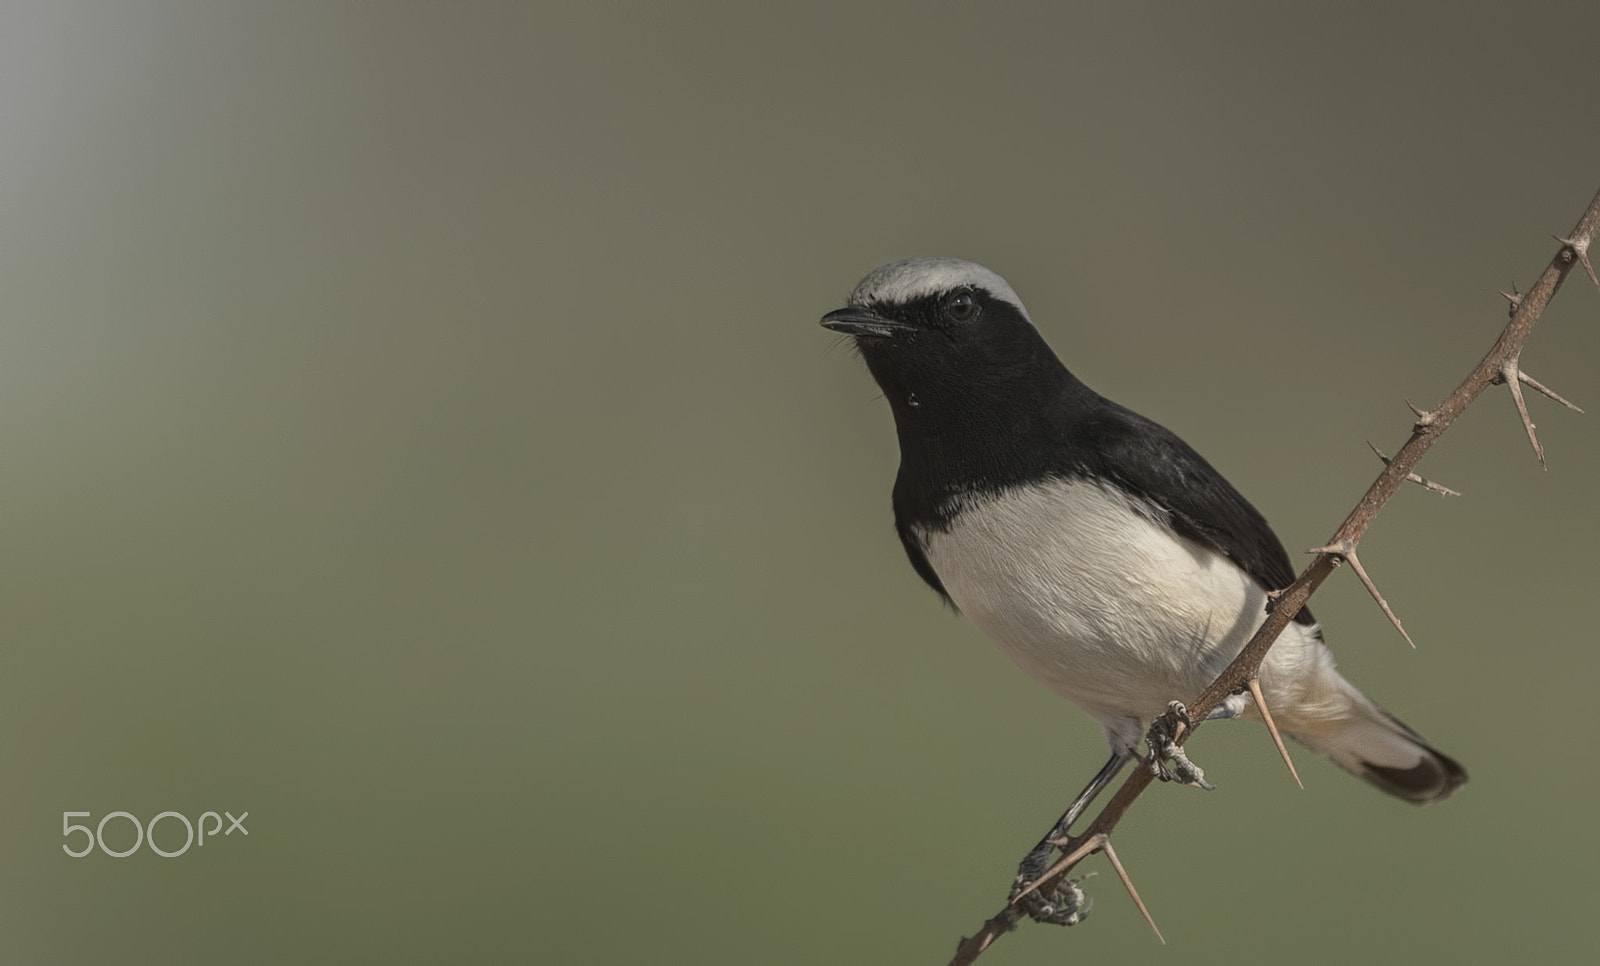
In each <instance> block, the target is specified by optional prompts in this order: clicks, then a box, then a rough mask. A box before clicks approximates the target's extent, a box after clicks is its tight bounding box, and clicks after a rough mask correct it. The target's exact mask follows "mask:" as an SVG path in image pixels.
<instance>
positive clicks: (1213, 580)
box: [821, 258, 1467, 858]
mask: <svg viewBox="0 0 1600 966" xmlns="http://www.w3.org/2000/svg"><path fill="white" fill-rule="evenodd" d="M821 324H822V325H823V326H824V327H825V328H827V329H830V330H832V331H834V332H838V333H842V334H844V335H845V336H848V337H849V338H850V340H851V341H853V343H854V346H855V349H856V351H857V353H858V354H859V355H860V357H861V359H862V360H864V361H865V363H866V367H867V370H868V371H869V373H870V374H871V376H872V378H873V379H874V381H876V383H877V385H878V387H879V388H880V389H881V390H882V392H883V395H884V397H885V399H886V400H887V402H888V404H889V408H890V410H891V412H892V413H893V416H894V424H895V432H896V436H897V437H898V442H899V448H900V466H899V472H898V474H897V475H896V478H895V482H894V489H893V508H894V524H895V529H896V531H897V532H898V534H899V537H900V542H901V544H902V546H903V548H904V550H905V553H906V556H907V557H908V558H909V560H910V562H911V566H912V568H913V569H914V570H915V571H916V573H917V575H918V576H920V577H921V578H922V580H923V581H924V582H926V583H927V584H928V585H929V586H930V587H931V588H932V589H933V590H934V591H936V592H937V593H938V594H939V596H940V597H942V598H943V599H944V600H945V601H946V602H947V603H948V604H950V605H951V606H952V607H954V608H955V609H956V610H957V611H958V612H959V613H960V614H962V615H964V616H965V617H966V618H967V619H968V620H969V621H970V622H971V623H972V624H973V625H975V626H976V627H977V629H978V630H979V631H980V632H981V633H982V634H983V635H984V636H985V637H987V638H988V639H989V640H990V641H991V642H993V644H994V645H995V646H996V647H997V648H998V649H999V651H1000V652H1001V653H1002V654H1003V655H1004V656H1005V657H1006V658H1008V659H1010V661H1011V662H1012V663H1014V664H1016V665H1017V666H1018V667H1019V668H1021V669H1022V670H1023V671H1024V672H1026V673H1027V674H1028V675H1030V676H1031V677H1033V678H1035V679H1036V680H1038V681H1039V682H1041V683H1043V684H1044V685H1045V686H1046V687H1047V688H1049V689H1050V690H1051V691H1054V692H1055V693H1056V694H1058V695H1060V696H1061V697H1064V698H1066V699H1067V700H1069V701H1071V702H1072V703H1073V704H1076V705H1077V706H1078V707H1080V708H1081V709H1083V710H1084V711H1085V712H1087V713H1088V714H1089V716H1090V717H1091V718H1093V719H1094V721H1095V722H1096V723H1098V724H1099V726H1100V728H1101V730H1102V731H1103V732H1104V734H1105V738H1106V741H1107V743H1108V744H1109V746H1110V749H1111V755H1110V759H1109V760H1108V761H1107V762H1106V764H1105V766H1104V767H1102V769H1101V770H1100V772H1099V773H1098V774H1097V775H1096V776H1095V779H1094V780H1093V781H1091V782H1090V784H1089V786H1088V787H1087V788H1085V789H1084V791H1083V793H1082V794H1080V795H1079V796H1078V798H1077V799H1075V800H1074V802H1073V804H1072V806H1071V807H1069V809H1068V810H1067V813H1066V814H1065V815H1063V816H1062V820H1061V821H1060V822H1058V823H1057V825H1056V826H1055V827H1054V828H1053V829H1052V832H1051V835H1047V836H1046V839H1050V838H1051V837H1052V836H1062V835H1065V834H1066V831H1067V827H1068V826H1070V825H1071V823H1072V821H1074V820H1075V819H1076V818H1077V817H1078V816H1079V815H1080V814H1081V813H1082V811H1083V810H1084V809H1085V808H1087V806H1088V804H1089V802H1090V801H1092V800H1093V798H1094V796H1095V795H1096V794H1098V792H1099V791H1101V790H1102V789H1104V788H1105V787H1106V786H1107V785H1108V784H1109V783H1110V782H1111V780H1112V779H1113V778H1115V776H1116V774H1117V773H1118V772H1119V771H1120V770H1121V769H1122V768H1123V767H1124V766H1125V765H1126V764H1127V763H1129V762H1130V761H1133V760H1135V759H1142V758H1143V757H1144V756H1143V754H1142V753H1141V751H1140V746H1141V743H1148V738H1147V736H1148V732H1147V729H1148V727H1149V726H1150V723H1151V722H1152V721H1154V720H1156V719H1158V718H1160V717H1161V716H1162V715H1163V714H1165V713H1166V712H1167V711H1168V710H1169V706H1170V705H1171V704H1172V703H1173V701H1174V699H1176V698H1182V697H1192V696H1193V695H1196V694H1199V693H1200V692H1201V691H1202V690H1203V689H1204V688H1206V687H1207V686H1208V685H1209V684H1211V682H1212V681H1213V680H1215V679H1216V677H1217V676H1218V674H1219V673H1220V672H1221V671H1222V670H1223V669H1224V668H1225V667H1226V666H1227V665H1228V663H1229V662H1230V661H1231V660H1232V659H1233V658H1234V657H1235V656H1236V655H1237V654H1238V653H1239V651H1240V650H1241V649H1242V648H1243V647H1244V645H1245V644H1246V643H1247V642H1248V641H1249V640H1250V638H1251V636H1252V635H1254V633H1255V632H1256V629H1257V628H1258V627H1260V625H1261V624H1262V623H1263V622H1264V620H1265V619H1266V616H1267V608H1268V604H1269V599H1270V597H1271V595H1272V593H1273V592H1274V591H1278V590H1282V589H1283V588H1285V587H1287V586H1288V585H1289V584H1290V583H1291V582H1292V581H1293V580H1294V577H1295V574H1294V571H1293V569H1292V567H1291V565H1290V561H1289V555H1288V553H1287V552H1286V551H1285V550H1284V547H1283V544H1282V542H1281V541H1280V540H1279V539H1278V537H1277V535H1276V534H1274V533H1273V531H1272V528H1271V527H1270V526H1269V525H1268V523H1267V521H1266V519H1265V518H1264V517H1263V516H1262V515H1261V513H1260V512H1259V511H1257V509H1256V508H1255V507H1254V506H1253V505H1252V504H1251V503H1250V502H1249V501H1248V500H1246V499H1245V498H1244V496H1242V495H1241V494H1240V493H1239V491H1238V490H1237V489H1235V488H1234V487H1233V485H1232V484H1230V483H1229V482H1228V481H1227V480H1226V479H1225V478H1224V477H1223V476H1222V474H1221V473H1219V472H1218V471H1217V470H1216V469H1215V468H1213V467H1212V465H1211V464H1210V463H1208V462H1207V461H1206V460H1205V459H1204V458H1203V457H1202V456H1201V455H1200V454H1199V453H1197V452H1196V451H1195V450H1194V449H1193V448H1192V447H1190V446H1189V445H1188V444H1187V443H1185V442H1184V441H1183V440H1181V439H1180V438H1178V436H1177V435H1176V434H1174V433H1173V432H1171V431H1170V430H1168V429H1166V428H1165V427H1163V426H1161V425H1160V424H1158V423H1156V422H1154V421H1152V420H1150V419H1147V418H1145V417H1143V416H1141V415H1139V414H1137V413H1135V412H1133V411H1132V410H1130V409H1127V408H1124V407H1123V406H1121V405H1118V404H1117V403H1115V402H1112V401H1111V400H1110V399H1107V398H1106V397H1104V396H1102V395H1100V394H1099V393H1097V392H1095V391H1094V390H1093V389H1091V388H1089V386H1087V385H1086V384H1085V383H1083V382H1082V381H1081V380H1079V379H1078V378H1077V377H1076V376H1074V375H1073V374H1072V372H1070V371H1069V370H1068V369H1067V367H1066V366H1065V365H1063V364H1062V362H1061V361H1060V359H1059V358H1058V357H1057V356H1056V354H1055V352H1053V351H1052V350H1051V348H1050V346H1049V345H1048V344H1047V343H1046V342H1045V340H1044V338H1043V336H1042V335H1041V334H1040V332H1039V330H1038V329H1037V328H1036V327H1035V326H1034V323H1033V320H1032V319H1031V317H1030V316H1029V314H1028V310H1027V309H1026V308H1025V307H1024V306H1023V303H1022V300H1021V299H1020V298H1018V296H1017V294H1016V292H1015V291H1013V290H1012V288H1011V286H1010V285H1009V284H1007V283H1006V281H1005V280H1004V279H1003V278H1001V277H1000V276H999V275H997V274H995V273H994V272H992V271H990V270H989V269H987V268H984V267H983V266H981V265H978V264H976V263H974V262H970V261H965V260H963V259H959V258H915V259H911V260H908V261H900V262H895V263H893V264H889V265H884V266H882V267H880V268H877V269H875V270H873V271H872V272H871V273H869V274H868V275H867V276H866V277H865V278H863V279H862V280H861V282H860V283H859V284H858V285H856V287H855V289H854V290H853V291H852V292H851V294H850V296H849V298H848V300H847V303H846V305H845V307H844V308H841V309H837V310H835V311H832V312H828V313H827V314H826V315H824V316H823V317H822V320H821ZM1259 680H1260V688H1261V691H1262V695H1263V696H1264V698H1265V701H1266V704H1267V705H1268V709H1269V711H1270V713H1271V716H1272V718H1274V719H1275V720H1276V722H1277V724H1278V726H1279V727H1280V728H1281V729H1282V730H1283V732H1285V733H1286V734H1288V735H1290V736H1292V737H1293V738H1294V739H1296V740H1297V741H1299V742H1300V743H1301V744H1303V745H1305V746H1307V747H1309V748H1311V749H1313V750H1314V751H1317V752H1320V753H1322V754H1324V755H1327V756H1328V757H1329V758H1331V759H1332V760H1333V761H1334V762H1335V763H1336V764H1338V765H1339V766H1340V767H1342V768H1344V769H1345V770H1347V771H1349V772H1352V773H1354V774H1355V775H1357V776H1359V777H1361V778H1363V779H1365V780H1366V781H1367V782H1369V783H1371V784H1372V785H1374V786H1376V787H1377V788H1379V789H1381V790H1382V791H1384V792H1387V793H1389V794H1390V795H1393V796H1395V797H1397V798H1399V799H1402V800H1404V801H1407V802H1412V803H1416V804H1425V803H1429V802H1436V801H1440V800H1442V799H1444V798H1446V797H1448V796H1449V795H1450V794H1451V793H1452V792H1454V791H1455V790H1456V789H1457V788H1459V787H1460V786H1461V785H1462V784H1463V783H1464V782H1466V780H1467V773H1466V771H1465V769H1463V768H1462V766H1461V765H1460V764H1458V763H1457V762H1456V761H1455V760H1454V759H1452V758H1450V757H1449V756H1448V755H1446V754H1444V753H1443V752H1441V751H1439V750H1438V749H1436V748H1434V747H1433V746H1432V745H1430V744H1429V743H1428V742H1427V741H1426V740H1424V739H1423V738H1422V737H1421V736H1420V735H1419V734H1418V733H1417V732H1416V731H1414V730H1412V729H1411V728H1410V727H1408V726H1406V725H1405V724H1403V723H1401V721H1400V720H1399V719H1398V718H1396V717H1395V716H1394V715H1392V714H1390V713H1389V712H1387V711H1385V710H1383V709H1382V708H1381V707H1379V706H1378V705H1377V704H1376V703H1375V702H1373V701H1372V700H1371V699H1369V698H1368V697H1366V696H1365V695H1364V694H1362V692H1361V691H1360V690H1359V689H1357V688H1356V686H1355V685H1353V684H1351V683H1350V682H1349V681H1348V680H1346V679H1345V678H1344V676H1343V675H1341V674H1340V673H1339V671H1338V670H1337V668H1336V667H1335V663H1334V659H1333V655H1332V653H1331V652H1330V650H1329V649H1328V646H1327V645H1326V643H1325V642H1324V640H1323V634H1322V629H1321V626H1320V625H1319V624H1318V623H1317V621H1316V620H1315V618H1313V617H1312V614H1311V611H1310V610H1309V609H1302V610H1301V611H1300V612H1299V614H1298V615H1297V616H1296V617H1295V618H1294V620H1293V621H1292V622H1291V623H1290V624H1289V625H1288V627H1287V628H1286V629H1285V630H1284V632H1283V633H1282V635H1281V636H1280V637H1279V639H1278V641H1277V642H1276V644H1275V645H1274V646H1273V647H1272V649H1271V650H1270V651H1269V652H1268V653H1267V657H1266V659H1265V661H1264V663H1263V664H1262V666H1261V669H1260V676H1259ZM1214 715H1215V716H1218V717H1245V718H1251V719H1255V720H1258V721H1260V720H1262V719H1261V715H1260V712H1259V710H1258V709H1256V707H1255V704H1254V700H1253V699H1252V697H1251V695H1250V694H1249V693H1241V694H1236V695H1233V696H1232V697H1231V698H1229V699H1228V701H1226V702H1225V703H1224V705H1223V706H1222V707H1221V708H1219V709H1218V711H1217V712H1214ZM1169 749H1170V745H1169ZM1180 754H1181V752H1180ZM1198 783H1200V784H1204V779H1203V777H1199V780H1198ZM1208 787H1209V786H1208ZM1044 847H1045V842H1043V841H1041V843H1040V846H1039V847H1036V849H1035V852H1034V853H1030V856H1034V857H1035V858H1037V856H1036V855H1035V853H1037V852H1038V851H1039V849H1041V848H1044ZM1048 854H1049V852H1048V849H1045V855H1046V856H1048Z"/></svg>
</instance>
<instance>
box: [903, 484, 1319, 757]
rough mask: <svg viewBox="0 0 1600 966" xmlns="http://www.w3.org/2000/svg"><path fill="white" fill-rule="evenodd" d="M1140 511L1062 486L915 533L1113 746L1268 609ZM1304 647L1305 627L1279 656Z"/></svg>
mask: <svg viewBox="0 0 1600 966" xmlns="http://www.w3.org/2000/svg"><path fill="white" fill-rule="evenodd" d="M1147 512H1148V511H1147ZM1147 512H1141V507H1140V506H1139V505H1138V504H1136V503H1135V502H1134V501H1133V500H1131V499H1130V498H1128V497H1127V496H1124V495H1123V494H1121V493H1120V492H1118V491H1116V490H1114V489H1112V488H1109V487H1103V486H1101V485H1099V484H1095V483H1089V482H1084V481H1057V482H1054V483H1050V484H1047V485H1043V486H1029V487H1023V488H1016V489H1012V490H1008V491H1006V492H1004V493H1002V494H1000V495H998V496H993V497H982V498H974V499H972V500H971V501H969V502H968V504H967V506H966V509H965V510H964V511H963V512H961V513H960V514H959V515H958V516H957V517H956V519H955V521H954V522H953V524H952V526H951V528H950V530H949V531H948V532H939V531H926V532H924V533H922V534H920V536H921V537H922V539H923V543H924V547H925V550H926V553H927V557H928V562H929V563H930V564H931V565H932V566H933V569H934V571H935V572H937V573H938V575H939V580H940V582H941V583H943V584H944V588H945V591H946V592H947V593H949V595H950V598H951V599H952V600H953V601H954V602H955V604H956V606H958V607H960V608H961V611H962V613H963V614H965V615H966V616H967V618H968V619H970V620H971V621H972V622H973V623H974V624H975V625H977V627H978V629H979V630H981V631H982V632H983V633H984V634H985V635H986V636H987V637H988V638H989V639H990V640H992V641H994V643H995V644H996V645H997V646H998V647H999V648H1000V650H1001V652H1002V653H1004V654H1005V655H1006V657H1008V658H1010V659H1011V661H1012V662H1014V663H1015V664H1016V665H1017V666H1018V667H1020V668H1022V669H1023V670H1024V671H1026V672H1027V673H1028V674H1030V675H1032V676H1033V677H1035V678H1037V679H1038V680H1040V681H1041V682H1043V683H1044V684H1045V685H1047V686H1048V687H1050V688H1051V689H1052V690H1054V691H1055V692H1057V693H1058V694H1060V695H1062V696H1063V697H1066V698H1067V699H1069V700H1071V701H1073V702H1075V703H1077V704H1078V705H1080V706H1082V707H1083V708H1084V709H1085V710H1087V711H1088V712H1089V713H1090V714H1091V715H1093V716H1094V717H1095V718H1096V719H1097V720H1099V721H1100V723H1101V725H1102V726H1103V727H1105V729H1106V731H1107V733H1108V737H1111V738H1112V740H1113V742H1114V743H1117V742H1118V741H1119V737H1126V738H1127V740H1137V735H1140V734H1142V733H1143V729H1144V728H1145V727H1146V726H1147V725H1148V723H1149V720H1150V719H1151V718H1153V717H1154V716H1156V715H1157V714H1160V713H1161V712H1162V711H1164V710H1165V709H1166V706H1167V702H1168V701H1172V700H1179V701H1188V700H1190V699H1192V698H1193V697H1194V696H1195V695H1196V694H1198V693H1199V692H1200V691H1201V690H1202V689H1203V688H1204V687H1205V686H1206V685H1207V684H1209V683H1210V682H1211V681H1212V680H1213V679H1214V678H1215V677H1216V675H1217V674H1218V673H1219V672H1220V671H1221V670H1222V668H1223V667H1225V666H1226V665H1227V663H1228V661H1229V660H1231V659H1232V658H1233V656H1234V655H1235V654H1237V653H1238V652H1239V650H1240V649H1241V648H1242V647H1243V646H1244V644H1245V642H1247V641H1248V640H1249V639H1250V636H1251V635H1252V634H1253V633H1255V630H1256V628H1257V627H1259V626H1260V624H1261V622H1262V621H1263V620H1264V619H1265V616H1266V615H1265V603H1266V594H1265V592H1264V591H1263V590H1262V589H1261V587H1259V586H1258V585H1257V584H1256V583H1255V581H1254V580H1252V579H1251V578H1250V577H1249V576H1248V575H1247V574H1246V573H1245V572H1244V571H1243V570H1241V569H1239V567H1237V566H1236V565H1234V564H1233V562H1231V561H1230V560H1228V559H1227V558H1226V557H1223V556H1221V555H1219V554H1216V553H1214V552H1212V551H1211V550H1208V549H1206V548H1204V547H1202V546H1200V545H1199V544H1197V543H1195V542H1193V541H1191V540H1188V539H1186V538H1183V537H1180V536H1178V535H1177V534H1176V533H1174V532H1173V531H1172V529H1171V528H1170V527H1169V526H1167V525H1166V524H1165V523H1164V522H1161V521H1158V520H1156V519H1152V518H1151V516H1150V515H1147ZM1302 645H1310V646H1312V647H1313V648H1315V649H1317V650H1320V645H1318V644H1316V642H1315V641H1314V640H1310V639H1308V637H1307V635H1306V634H1305V633H1304V632H1303V628H1302V629H1301V630H1297V631H1296V632H1294V633H1292V634H1286V635H1285V636H1284V638H1283V639H1282V640H1280V641H1279V644H1278V646H1277V647H1275V648H1274V652H1280V651H1281V652H1284V653H1282V654H1278V653H1275V654H1274V657H1275V658H1279V659H1280V660H1282V659H1291V660H1292V658H1293V657H1294V655H1292V654H1291V653H1289V652H1293V651H1296V650H1299V649H1300V648H1301V646H1302ZM1275 663H1276V662H1275Z"/></svg>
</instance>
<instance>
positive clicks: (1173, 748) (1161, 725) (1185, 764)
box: [1144, 701, 1216, 791]
mask: <svg viewBox="0 0 1600 966" xmlns="http://www.w3.org/2000/svg"><path fill="white" fill-rule="evenodd" d="M1191 725H1193V722H1192V721H1190V720H1189V711H1188V709H1186V708H1185V707H1184V706H1183V702H1181V701H1174V702H1172V703H1171V704H1168V705H1167V712H1166V714H1163V715H1161V716H1160V717H1158V718H1156V720H1155V721H1153V722H1151V724H1150V733H1149V734H1147V735H1145V739H1144V740H1145V744H1147V745H1149V746H1150V773H1151V774H1152V775H1155V776H1156V777H1157V778H1159V779H1161V780H1162V781H1164V782H1177V783H1178V784H1180V785H1199V786H1200V787H1201V788H1204V789H1205V790H1206V791H1211V790H1212V789H1213V788H1215V787H1216V786H1215V785H1212V784H1211V783H1210V782H1208V781H1206V773H1205V772H1203V771H1201V770H1200V766H1199V765H1196V764H1195V763H1194V762H1192V761H1190V760H1189V756H1188V755H1186V754H1184V753H1183V748H1182V746H1180V745H1179V744H1178V741H1177V739H1178V736H1179V735H1181V734H1183V733H1184V732H1185V731H1187V730H1188V729H1189V727H1190V726H1191Z"/></svg>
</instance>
